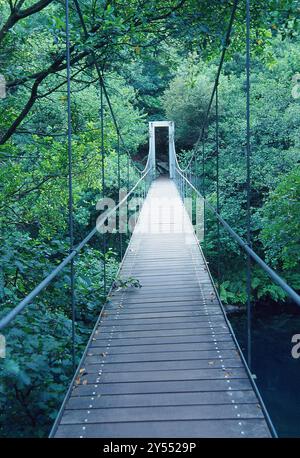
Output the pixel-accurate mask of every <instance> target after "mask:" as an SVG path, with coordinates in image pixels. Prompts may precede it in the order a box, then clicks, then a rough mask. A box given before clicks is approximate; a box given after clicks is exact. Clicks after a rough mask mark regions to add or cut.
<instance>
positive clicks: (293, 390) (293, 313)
mask: <svg viewBox="0 0 300 458" xmlns="http://www.w3.org/2000/svg"><path fill="white" fill-rule="evenodd" d="M229 319H230V322H231V324H232V327H233V329H234V331H235V334H236V337H237V339H238V341H239V344H240V345H241V347H242V350H243V352H244V354H245V356H246V351H245V350H246V314H245V313H238V314H232V315H230V316H229ZM252 324H253V326H252V329H253V334H252V372H253V373H254V374H255V375H256V376H257V380H256V382H257V385H258V388H259V390H260V393H261V395H262V398H263V400H264V402H265V405H266V407H267V410H268V412H269V414H270V417H271V419H272V421H273V424H274V426H275V429H276V430H277V433H278V436H279V437H300V358H298V359H294V358H293V357H292V354H291V350H292V347H293V346H294V344H292V343H291V339H292V336H293V335H294V334H300V309H299V307H297V306H292V305H289V306H284V307H283V306H274V305H272V306H266V305H265V304H263V305H262V306H261V307H260V305H258V306H257V307H256V311H255V313H254V316H253V323H252Z"/></svg>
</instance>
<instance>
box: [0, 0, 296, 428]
mask: <svg viewBox="0 0 300 458" xmlns="http://www.w3.org/2000/svg"><path fill="white" fill-rule="evenodd" d="M298 3H299V2H298V1H293V0H271V1H268V2H261V1H258V0H257V1H253V2H252V31H253V36H252V51H253V56H254V62H253V69H252V102H251V103H252V120H251V123H252V139H253V150H252V152H253V156H252V162H253V169H252V174H253V176H252V180H253V195H252V220H253V245H254V248H255V250H256V251H257V252H258V253H259V254H260V255H262V256H265V259H266V260H267V261H268V262H269V263H270V264H271V265H272V266H274V267H275V268H276V269H277V270H278V271H279V272H281V273H282V274H283V275H284V277H285V278H286V279H287V280H288V281H289V282H290V284H291V285H292V286H294V287H295V288H298V289H300V284H299V273H300V266H299V248H300V239H299V233H300V232H299V217H298V215H299V198H300V168H299V160H300V153H299V151H300V148H299V147H300V144H299V143H300V140H299V124H300V98H293V97H292V89H293V84H296V83H293V82H292V79H293V76H294V75H295V74H296V73H299V71H300V51H299V49H300V46H299V45H300V38H299V19H297V17H299V4H298ZM80 5H81V8H82V11H83V18H84V21H85V23H86V27H87V30H88V38H87V39H86V38H85V34H84V32H83V30H82V27H81V25H80V20H79V17H78V14H77V13H76V8H75V4H74V2H70V9H71V10H70V16H71V17H70V21H71V63H72V73H71V78H72V94H71V108H72V130H73V143H72V147H73V168H74V220H75V243H78V242H79V241H81V240H82V239H83V238H84V236H85V235H86V234H87V233H88V231H89V230H90V229H91V228H92V227H93V226H94V224H95V221H96V218H97V212H96V203H97V201H98V200H99V198H100V197H101V194H102V192H103V189H102V184H101V150H100V146H99V145H100V137H101V125H100V121H99V108H100V88H99V82H98V80H97V73H96V71H95V68H94V66H93V62H92V59H91V51H93V52H94V53H95V56H96V59H97V62H98V64H99V66H100V69H101V71H103V74H104V79H105V83H106V87H107V90H108V93H109V96H110V99H111V102H112V105H113V108H114V111H115V115H116V118H117V120H118V123H119V126H120V130H121V132H122V135H123V137H124V141H125V143H126V147H127V150H128V151H129V152H130V154H131V156H132V158H134V159H135V160H136V161H137V162H140V163H142V162H143V161H144V159H145V155H146V151H147V147H146V149H145V144H147V121H148V120H151V119H165V118H170V119H173V120H174V121H175V123H176V135H177V147H178V148H180V149H181V150H182V151H181V153H180V155H181V158H182V164H184V163H186V162H187V160H188V158H189V157H190V155H191V152H192V150H193V147H194V143H195V141H196V139H197V138H198V135H199V131H200V128H201V125H202V122H203V116H204V113H205V109H206V106H207V101H208V99H209V96H210V91H211V87H212V82H213V80H214V77H215V72H216V68H217V64H218V59H219V56H220V50H221V47H222V43H223V40H224V36H225V32H226V26H227V23H228V20H229V17H230V11H231V7H232V2H231V1H230V0H210V1H204V0H177V1H176V0H167V1H166V0H164V1H162V0H155V1H154V0H147V1H138V0H128V1H126V2H116V1H114V0H107V1H102V0H101V1H100V0H98V1H97V0H96V1H89V0H83V1H81V2H80ZM0 9H1V19H0V47H1V70H0V72H1V74H3V75H4V77H5V79H6V82H7V97H6V98H3V99H0V229H1V231H0V240H1V246H0V303H1V314H0V316H3V315H4V314H5V313H6V312H8V311H9V310H11V309H12V308H13V307H14V306H15V305H17V304H18V302H19V301H20V300H22V299H23V298H24V297H25V296H26V294H28V293H29V292H30V291H31V290H32V289H33V288H34V287H35V286H36V285H37V284H38V283H39V282H40V281H41V280H42V279H43V278H44V277H45V276H46V275H47V274H48V273H49V272H50V271H51V270H52V269H53V268H54V267H55V266H56V265H58V264H59V262H60V261H61V260H62V259H63V258H64V257H65V256H66V254H67V253H68V250H69V234H68V163H67V149H66V147H67V144H66V127H67V124H66V122H67V118H66V62H65V23H64V18H65V11H64V2H62V1H60V0H41V1H37V0H0ZM244 22H245V12H244V8H243V2H241V6H240V7H239V9H238V11H237V17H236V22H235V26H234V33H233V37H232V40H231V45H230V48H229V49H228V53H227V58H226V59H227V60H226V62H225V67H224V72H223V74H222V77H221V80H220V103H221V113H220V161H221V163H220V167H221V207H222V215H223V216H224V217H225V218H226V219H227V221H228V222H229V223H230V224H231V225H232V226H233V227H234V228H235V229H236V230H237V231H238V233H239V234H240V235H242V236H244V235H245V224H244V222H245V162H244V144H245V121H244V120H245V96H244V84H245V74H244V50H245V26H244ZM214 121H215V119H214V115H213V111H212V114H211V117H210V119H209V125H208V129H207V133H206V137H207V138H206V161H205V170H206V175H205V187H206V194H207V196H208V198H209V199H210V201H211V202H212V203H215V198H216V196H215V184H214V183H215V181H214V179H215V146H214ZM104 124H105V129H104V144H105V176H106V183H105V191H106V194H107V195H108V196H109V197H112V198H115V197H116V196H117V194H118V176H117V161H118V153H117V151H118V150H117V146H118V139H117V134H116V130H115V128H114V125H113V121H112V118H111V115H110V112H109V107H108V105H107V102H105V105H104ZM201 154H202V153H201V152H199V159H198V160H197V165H196V167H197V171H198V173H199V175H201V173H202V172H201V170H202V168H201V167H202V165H201V159H200V156H201ZM120 164H121V185H122V186H127V184H128V183H127V152H126V151H125V149H124V148H123V147H122V148H121V156H120ZM136 178H137V174H136V172H134V169H133V168H131V170H130V183H131V184H133V183H134V182H135V181H136ZM130 183H129V184H130ZM207 225H208V232H207V234H208V236H207V240H206V253H207V255H208V257H209V258H210V262H211V268H212V271H213V273H215V271H216V237H215V235H216V226H215V221H214V220H213V218H212V217H211V216H209V215H208V221H207ZM221 235H222V252H221V261H222V263H221V271H222V281H221V292H222V297H223V299H224V301H225V302H227V303H238V304H243V303H244V302H245V278H244V277H245V274H244V263H243V259H242V257H240V256H238V249H237V247H236V245H235V244H234V242H232V240H230V239H229V237H228V236H227V235H226V234H225V233H224V232H223V231H222V234H221ZM126 242H127V241H126V240H125V239H124V245H126ZM104 257H105V259H106V263H107V274H108V284H111V283H112V282H113V279H114V276H115V273H116V271H117V268H118V264H119V259H120V252H119V245H118V243H117V235H116V234H110V236H109V240H108V250H107V252H106V253H104V252H103V244H102V238H101V236H96V237H95V238H94V239H93V240H92V242H91V243H90V244H89V245H88V247H86V249H85V250H83V251H82V253H81V254H80V255H79V256H78V257H77V258H76V262H75V270H76V310H77V312H76V355H77V360H79V358H80V355H81V352H82V350H83V348H84V346H85V344H86V342H87V338H88V336H89V333H90V330H91V328H92V327H93V325H94V323H95V320H96V317H97V316H98V314H99V312H100V310H101V307H102V305H103V302H104V299H105V294H104V289H103V261H104ZM69 274H70V273H69V269H68V268H66V269H65V271H64V272H63V274H61V275H60V276H58V277H57V279H56V280H55V281H54V282H52V284H51V285H50V286H49V287H48V288H47V289H46V290H45V291H44V292H43V293H42V294H41V295H39V297H38V298H37V299H36V300H35V301H34V304H32V305H30V306H29V307H28V308H27V309H26V311H25V312H24V313H22V314H20V315H19V316H18V318H17V319H16V320H15V321H14V322H13V324H12V325H11V326H9V327H8V328H7V329H6V330H5V332H4V334H5V336H6V339H7V357H6V358H5V359H4V360H0V370H1V378H0V436H36V437H37V436H45V435H47V434H48V432H49V428H50V427H51V424H52V422H53V419H54V418H55V416H56V413H57V409H58V407H59V405H60V403H61V401H62V398H63V395H64V393H65V391H66V387H67V386H68V383H69V381H70V377H71V375H72V358H71V310H70V299H69V288H70V275H69ZM116 286H117V287H118V288H125V287H127V286H136V287H138V286H139V283H138V282H137V280H136V279H131V278H130V279H123V280H120V282H119V283H117V284H116ZM253 293H254V294H255V299H257V298H264V299H265V298H272V299H274V300H283V299H284V296H283V294H282V291H281V290H279V288H277V287H276V286H274V285H273V284H270V282H269V280H268V279H267V278H266V277H265V276H264V275H263V274H262V273H261V272H260V271H259V269H255V270H254V276H253ZM33 355H34V357H33Z"/></svg>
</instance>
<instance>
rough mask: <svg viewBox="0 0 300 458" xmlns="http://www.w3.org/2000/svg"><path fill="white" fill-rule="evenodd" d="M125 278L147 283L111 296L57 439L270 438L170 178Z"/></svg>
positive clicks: (152, 195)
mask: <svg viewBox="0 0 300 458" xmlns="http://www.w3.org/2000/svg"><path fill="white" fill-rule="evenodd" d="M165 198H166V199H165ZM158 201H159V202H160V211H158V210H157V202H158ZM151 208H152V210H151ZM179 221H181V222H182V223H183V224H184V230H183V231H181V232H180V231H179V230H178V229H179V226H180V225H179V224H178V222H179ZM120 276H121V278H128V277H130V276H132V277H134V278H137V279H138V280H139V281H140V283H141V285H142V287H141V288H140V289H136V288H130V289H127V290H126V291H119V292H115V293H113V294H112V295H111V297H110V300H109V302H108V303H107V305H106V307H105V311H104V313H102V316H101V317H100V319H99V322H98V324H97V326H96V328H95V331H94V333H93V335H92V337H91V340H90V344H89V346H88V349H87V352H86V355H85V358H84V361H83V364H82V365H81V367H80V368H79V369H78V374H77V377H76V378H77V380H76V384H75V386H73V388H72V390H71V391H70V395H69V396H68V399H67V401H66V403H65V404H64V406H63V409H62V414H61V415H60V417H59V421H58V422H57V425H56V427H55V429H54V433H53V435H54V436H55V437H83V438H85V437H108V438H113V437H132V438H134V437H169V438H173V437H174V438H175V437H177V438H179V437H270V432H269V429H268V426H267V423H266V421H265V419H264V416H263V413H262V409H261V406H260V404H259V402H258V399H257V397H256V395H255V393H254V391H253V389H252V386H251V383H250V381H249V378H248V375H247V372H246V371H245V369H244V366H243V363H242V361H241V358H240V356H239V353H238V351H237V348H236V346H235V343H234V340H233V338H232V336H231V334H230V331H229V328H228V326H227V323H226V320H225V318H224V315H223V312H222V309H221V307H220V304H219V302H218V299H217V297H216V294H215V290H214V287H213V284H212V282H211V280H210V276H209V273H208V271H207V268H206V264H205V261H204V259H203V256H202V254H201V251H200V250H199V247H198V244H197V240H196V238H195V236H194V233H193V229H192V226H191V223H190V221H189V219H188V216H187V213H186V211H185V209H184V207H183V205H182V203H181V200H180V197H179V195H178V192H177V190H176V187H175V185H174V183H173V182H172V181H170V180H169V179H164V178H160V179H158V180H156V181H155V182H154V183H153V185H152V187H151V188H150V191H149V194H148V196H147V199H146V203H145V205H144V207H143V210H142V213H141V216H140V218H139V222H138V225H137V226H136V228H135V231H134V233H133V236H132V239H131V242H130V245H129V247H128V250H127V253H126V256H125V259H124V262H123V265H122V268H121V273H120Z"/></svg>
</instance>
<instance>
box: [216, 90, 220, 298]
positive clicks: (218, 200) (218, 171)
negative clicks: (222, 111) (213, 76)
mask: <svg viewBox="0 0 300 458" xmlns="http://www.w3.org/2000/svg"><path fill="white" fill-rule="evenodd" d="M218 87H219V86H218V85H217V87H216V169H217V170H216V175H217V180H216V181H217V212H218V213H219V214H220V182H219V175H220V166H219V89H218ZM220 251H221V243H220V221H219V220H218V219H217V277H218V291H219V293H220V281H221V273H220Z"/></svg>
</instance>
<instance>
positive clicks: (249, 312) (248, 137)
mask: <svg viewBox="0 0 300 458" xmlns="http://www.w3.org/2000/svg"><path fill="white" fill-rule="evenodd" d="M250 52H251V49H250V0H246V120H247V121H246V122H247V126H246V169H247V172H246V173H247V178H246V187H247V217H246V224H247V244H248V246H249V247H251V162H250V161H251V131H250V64H251V60H250V59H251V55H250ZM246 275H247V355H248V365H249V368H250V369H251V353H252V352H251V345H252V329H251V328H252V305H251V258H250V254H249V253H247V273H246Z"/></svg>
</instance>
